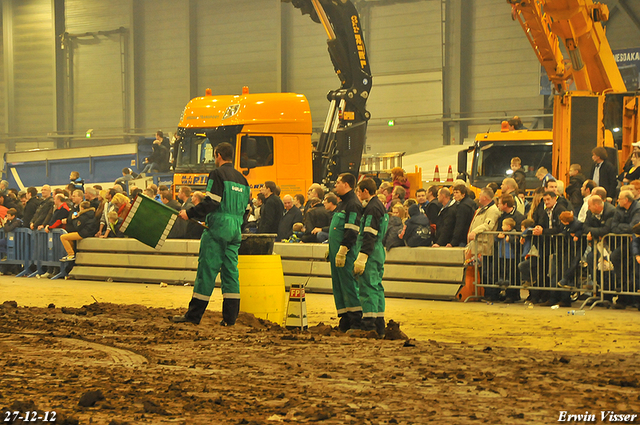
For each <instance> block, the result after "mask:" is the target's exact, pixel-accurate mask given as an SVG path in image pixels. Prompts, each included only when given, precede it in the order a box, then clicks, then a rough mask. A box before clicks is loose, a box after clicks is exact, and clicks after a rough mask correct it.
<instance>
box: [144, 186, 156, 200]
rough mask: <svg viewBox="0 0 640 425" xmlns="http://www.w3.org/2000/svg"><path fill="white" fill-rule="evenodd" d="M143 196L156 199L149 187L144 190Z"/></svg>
mask: <svg viewBox="0 0 640 425" xmlns="http://www.w3.org/2000/svg"><path fill="white" fill-rule="evenodd" d="M144 194H145V195H146V196H148V197H149V198H151V199H156V193H155V192H154V191H153V189H151V188H149V187H148V188H146V189H145V190H144Z"/></svg>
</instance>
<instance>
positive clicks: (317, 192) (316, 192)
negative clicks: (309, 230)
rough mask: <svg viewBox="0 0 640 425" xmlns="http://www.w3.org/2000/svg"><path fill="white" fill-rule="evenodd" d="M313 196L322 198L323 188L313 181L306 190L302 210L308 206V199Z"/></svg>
mask: <svg viewBox="0 0 640 425" xmlns="http://www.w3.org/2000/svg"><path fill="white" fill-rule="evenodd" d="M313 197H316V198H318V199H324V189H322V186H320V185H319V184H318V183H313V184H312V185H311V186H309V189H308V190H307V202H306V203H305V204H304V209H303V210H304V211H306V210H307V208H309V200H310V199H311V198H313Z"/></svg>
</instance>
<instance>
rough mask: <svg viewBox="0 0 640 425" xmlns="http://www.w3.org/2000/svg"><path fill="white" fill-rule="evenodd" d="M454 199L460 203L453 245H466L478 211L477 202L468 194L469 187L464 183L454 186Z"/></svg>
mask: <svg viewBox="0 0 640 425" xmlns="http://www.w3.org/2000/svg"><path fill="white" fill-rule="evenodd" d="M453 199H455V200H456V203H457V204H458V210H457V212H456V225H455V227H454V229H453V239H452V240H451V246H465V245H466V244H467V233H469V226H470V225H471V220H473V215H474V213H475V212H476V204H475V202H473V201H472V200H471V198H469V196H467V187H466V186H465V185H463V184H459V185H456V186H453Z"/></svg>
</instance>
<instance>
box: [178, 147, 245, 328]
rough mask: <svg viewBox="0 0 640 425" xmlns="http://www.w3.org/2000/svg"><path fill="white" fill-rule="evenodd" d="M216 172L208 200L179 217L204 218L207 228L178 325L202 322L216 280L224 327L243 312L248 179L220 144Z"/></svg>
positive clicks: (211, 176)
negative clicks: (241, 261) (241, 252)
mask: <svg viewBox="0 0 640 425" xmlns="http://www.w3.org/2000/svg"><path fill="white" fill-rule="evenodd" d="M214 156H215V162H216V169H215V170H213V171H212V172H211V173H210V174H209V178H208V179H207V192H206V197H205V198H204V200H203V201H202V202H200V203H199V204H198V205H196V206H195V207H193V208H189V210H188V211H185V210H182V211H180V217H181V218H183V219H185V220H188V219H190V218H205V221H206V224H207V226H208V228H207V229H205V231H204V232H203V233H202V237H201V239H200V252H199V254H198V272H197V274H196V281H195V283H194V288H193V295H192V298H191V302H190V303H189V309H188V310H187V312H186V313H185V314H184V315H180V316H173V318H172V321H173V322H175V323H182V322H191V323H194V324H196V325H197V324H198V323H200V320H201V319H202V315H203V314H204V312H205V310H206V309H207V305H208V304H209V298H210V297H211V294H212V293H213V288H214V286H215V282H216V277H217V276H218V273H220V280H221V282H222V285H221V288H222V297H223V301H222V322H220V324H221V325H223V326H233V325H234V324H235V323H236V319H237V318H238V313H239V311H240V282H239V280H238V277H239V273H238V249H240V243H241V242H242V224H243V222H244V215H245V213H246V212H247V207H248V205H249V199H250V190H249V184H248V183H247V179H245V178H244V176H243V175H242V174H241V173H239V172H238V171H236V170H235V169H234V168H233V146H231V144H229V143H226V142H224V143H220V144H218V145H217V146H216V148H215V150H214Z"/></svg>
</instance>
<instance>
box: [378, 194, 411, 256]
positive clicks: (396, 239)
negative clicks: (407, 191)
mask: <svg viewBox="0 0 640 425" xmlns="http://www.w3.org/2000/svg"><path fill="white" fill-rule="evenodd" d="M405 215H406V214H405V210H404V207H403V206H402V204H401V203H399V202H398V203H397V204H395V205H394V206H393V207H392V208H391V213H390V214H389V226H388V227H387V233H386V234H385V235H384V239H382V244H383V245H384V247H385V248H386V249H387V251H388V250H390V249H391V248H395V247H397V246H404V241H403V240H402V239H401V238H400V234H401V233H402V231H403V230H404V220H405Z"/></svg>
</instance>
